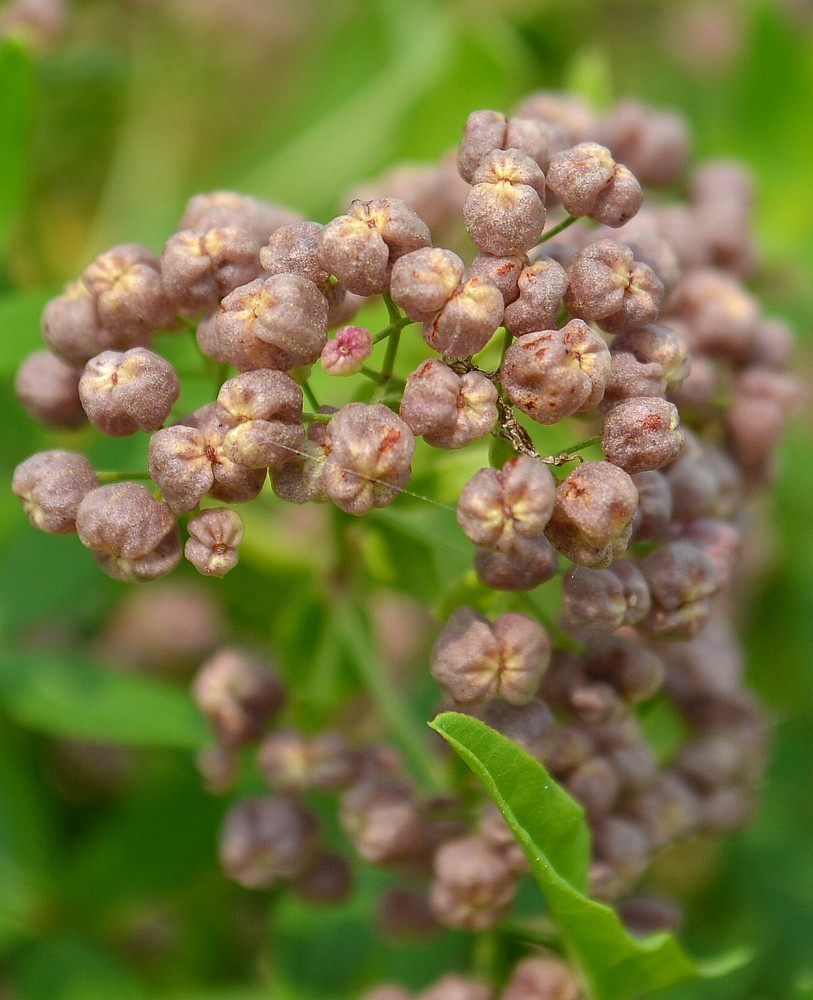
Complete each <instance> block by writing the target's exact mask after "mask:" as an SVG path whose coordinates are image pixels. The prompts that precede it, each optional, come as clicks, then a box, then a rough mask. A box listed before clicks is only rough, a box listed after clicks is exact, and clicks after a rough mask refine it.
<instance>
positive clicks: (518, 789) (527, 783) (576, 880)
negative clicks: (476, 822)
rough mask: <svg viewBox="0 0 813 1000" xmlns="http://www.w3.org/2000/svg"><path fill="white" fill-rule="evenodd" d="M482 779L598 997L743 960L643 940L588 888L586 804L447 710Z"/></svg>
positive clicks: (441, 720) (622, 995)
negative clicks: (710, 958) (691, 953)
mask: <svg viewBox="0 0 813 1000" xmlns="http://www.w3.org/2000/svg"><path fill="white" fill-rule="evenodd" d="M430 725H431V727H432V728H433V729H435V730H436V731H437V732H438V733H440V735H441V736H443V738H444V739H445V740H446V741H447V742H448V743H449V744H450V745H451V746H452V747H453V748H454V750H455V751H456V752H457V753H458V754H459V755H460V757H461V758H462V759H463V760H464V761H465V762H466V764H468V766H469V767H470V768H471V769H472V771H473V772H474V773H475V774H476V775H477V777H478V778H479V779H480V780H481V781H482V782H483V784H484V785H485V787H486V790H487V791H488V793H489V795H490V796H491V797H492V798H493V799H494V801H495V802H496V804H497V805H498V806H499V807H500V809H501V811H502V813H503V815H504V816H505V818H506V820H507V821H508V823H509V824H510V826H511V828H512V830H513V831H514V835H515V836H516V838H517V840H518V842H519V843H520V845H521V846H522V848H523V850H524V851H525V854H526V856H527V857H528V860H529V862H530V864H531V867H532V870H533V873H534V875H535V877H536V880H537V881H538V883H539V885H540V887H541V888H542V890H543V892H544V893H545V896H546V898H547V901H548V905H549V906H550V909H551V912H552V913H553V915H554V917H555V919H556V921H557V923H558V924H559V927H560V929H561V933H562V937H563V939H564V941H565V944H566V946H567V948H568V951H569V952H570V954H571V956H572V958H573V960H574V961H575V962H576V964H577V965H578V966H579V968H580V970H581V972H582V975H583V976H584V979H585V981H586V982H587V983H588V985H589V987H590V995H591V996H592V997H593V998H594V1000H630V998H632V997H641V996H649V995H650V994H651V993H652V992H653V991H656V990H661V989H665V988H667V987H670V986H674V985H676V984H677V983H680V982H685V981H687V980H692V979H696V978H698V977H699V976H711V975H715V976H716V975H722V974H724V973H725V972H728V971H731V969H733V968H736V967H737V966H738V965H741V964H742V962H743V960H744V956H743V955H742V954H738V955H736V956H732V957H730V958H727V959H725V960H722V961H717V962H715V963H714V965H713V966H712V965H709V966H706V967H703V968H701V967H700V966H699V965H697V964H696V963H694V962H693V961H692V960H691V959H690V958H689V957H688V955H686V953H685V952H684V951H683V950H682V948H681V946H680V945H679V944H678V942H677V941H676V940H675V938H674V937H672V935H671V934H665V933H662V934H653V935H651V936H650V937H647V938H643V939H640V940H636V939H635V938H633V937H631V936H630V935H629V933H628V932H627V931H626V929H625V928H624V926H623V924H622V923H621V921H620V919H619V918H618V915H617V914H616V912H615V911H614V910H613V909H611V908H610V907H609V906H605V905H604V904H603V903H597V902H596V901H595V900H592V899H590V898H589V897H587V896H586V895H585V894H584V888H585V885H586V872H587V862H588V857H589V832H588V829H587V825H586V823H585V821H584V816H583V811H582V809H581V807H580V806H579V805H578V804H577V803H575V802H574V801H573V800H572V799H571V798H570V796H569V795H568V794H567V793H566V792H565V791H563V789H561V788H560V787H559V786H558V785H557V784H556V782H555V781H554V780H553V778H551V776H550V775H549V774H548V772H547V771H546V770H545V768H544V767H543V766H542V764H540V763H539V762H538V761H537V760H535V759H534V758H533V757H531V756H530V755H529V754H527V753H526V752H525V751H524V750H522V749H521V748H520V747H518V746H517V745H516V744H515V743H513V742H512V741H511V740H509V739H507V738H506V737H505V736H503V735H502V734H501V733H498V732H495V731H494V730H493V729H491V728H489V727H488V726H486V725H485V724H484V723H482V722H480V721H479V720H477V719H473V718H471V717H470V716H467V715H461V714H459V713H457V712H444V713H443V714H441V715H439V716H438V717H437V718H436V719H435V720H434V722H432V723H430Z"/></svg>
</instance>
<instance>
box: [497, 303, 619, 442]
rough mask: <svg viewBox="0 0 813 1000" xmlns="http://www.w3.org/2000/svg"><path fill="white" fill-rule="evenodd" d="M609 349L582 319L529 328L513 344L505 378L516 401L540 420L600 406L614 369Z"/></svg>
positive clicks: (502, 377)
mask: <svg viewBox="0 0 813 1000" xmlns="http://www.w3.org/2000/svg"><path fill="white" fill-rule="evenodd" d="M610 369H611V359H610V352H609V350H608V348H607V345H606V343H605V342H604V341H603V340H602V338H601V337H600V336H599V335H598V334H597V333H596V332H595V331H594V330H592V329H591V328H590V327H589V326H588V325H587V324H586V323H585V322H583V321H582V320H580V319H572V320H570V322H569V323H568V324H567V325H566V326H565V327H563V329H561V330H541V331H539V332H537V333H527V334H525V336H523V337H520V338H519V339H518V340H516V341H514V343H513V344H512V345H511V346H510V347H509V348H508V350H507V351H506V352H505V357H504V359H503V363H502V366H501V368H500V381H501V382H502V385H503V388H504V389H505V391H506V392H507V393H508V396H509V398H510V399H511V402H512V403H513V404H514V405H515V406H517V407H518V408H519V409H520V410H522V411H523V412H524V413H527V414H528V416H529V417H532V418H533V419H534V420H536V421H537V422H538V423H541V424H555V423H558V421H560V420H561V419H563V418H564V417H569V416H570V415H571V414H573V413H577V412H579V411H581V410H589V409H591V408H592V407H593V406H596V405H597V404H598V403H599V402H600V401H601V398H602V396H603V395H604V386H605V383H606V381H607V378H608V376H609V374H610Z"/></svg>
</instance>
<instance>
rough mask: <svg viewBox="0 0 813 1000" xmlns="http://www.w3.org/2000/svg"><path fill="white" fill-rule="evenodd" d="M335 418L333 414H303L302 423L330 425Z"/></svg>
mask: <svg viewBox="0 0 813 1000" xmlns="http://www.w3.org/2000/svg"><path fill="white" fill-rule="evenodd" d="M332 418H333V414H332V413H303V414H302V421H303V423H306V424H329V423H330V421H331V419H332Z"/></svg>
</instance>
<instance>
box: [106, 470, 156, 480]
mask: <svg viewBox="0 0 813 1000" xmlns="http://www.w3.org/2000/svg"><path fill="white" fill-rule="evenodd" d="M96 477H97V479H98V480H99V482H100V483H125V482H127V481H128V480H130V479H152V476H151V475H150V474H149V472H147V471H146V470H144V469H140V470H138V471H137V472H97V473H96Z"/></svg>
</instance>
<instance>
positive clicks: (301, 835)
mask: <svg viewBox="0 0 813 1000" xmlns="http://www.w3.org/2000/svg"><path fill="white" fill-rule="evenodd" d="M317 834H318V824H317V820H316V817H315V816H313V815H312V814H311V813H310V812H308V811H307V810H306V809H305V808H304V807H303V806H302V805H300V803H299V802H298V801H297V800H296V799H288V798H281V797H280V798H271V797H270V796H269V797H266V798H254V799H243V801H242V802H238V803H237V805H236V806H234V807H233V808H232V810H231V812H229V814H228V815H227V817H226V821H225V823H224V825H223V830H222V832H221V834H220V863H221V865H222V866H223V870H224V871H225V873H226V874H227V875H228V876H229V878H232V879H234V881H235V882H238V883H239V884H240V885H243V886H245V887H246V888H247V889H269V888H270V887H271V886H273V885H275V884H276V882H277V881H278V880H279V879H281V878H292V877H294V876H296V875H298V874H299V873H300V872H303V871H304V870H305V869H306V868H307V866H308V864H309V863H310V860H311V858H312V856H313V854H314V851H315V849H316V838H317Z"/></svg>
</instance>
